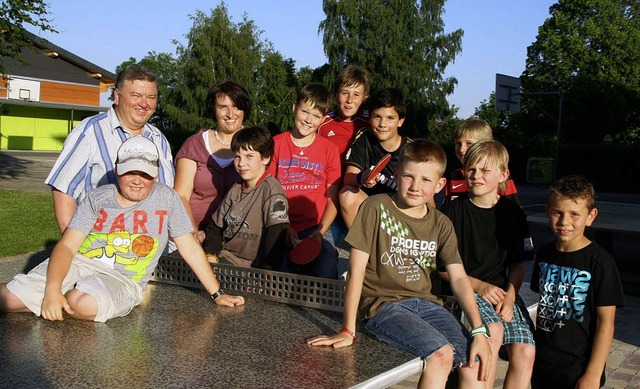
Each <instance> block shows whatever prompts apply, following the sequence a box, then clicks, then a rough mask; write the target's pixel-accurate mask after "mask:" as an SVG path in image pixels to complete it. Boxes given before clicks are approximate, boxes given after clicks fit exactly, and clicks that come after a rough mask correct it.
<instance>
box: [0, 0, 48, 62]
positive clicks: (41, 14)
mask: <svg viewBox="0 0 640 389" xmlns="http://www.w3.org/2000/svg"><path fill="white" fill-rule="evenodd" d="M0 15H2V18H0V74H2V75H3V74H5V72H6V69H5V67H4V65H3V63H2V57H10V58H14V59H17V60H18V61H20V62H22V63H23V64H25V65H26V64H27V63H26V62H25V59H24V57H23V56H22V51H23V50H24V49H34V48H35V46H34V44H33V42H32V41H31V39H29V38H28V37H27V36H26V35H25V33H24V27H25V25H31V26H34V27H36V28H38V29H40V30H42V31H51V32H54V33H57V31H56V30H55V29H54V28H53V26H51V24H50V23H49V21H48V20H47V17H48V16H49V11H48V9H47V4H46V3H45V2H44V1H43V0H2V1H1V2H0Z"/></svg>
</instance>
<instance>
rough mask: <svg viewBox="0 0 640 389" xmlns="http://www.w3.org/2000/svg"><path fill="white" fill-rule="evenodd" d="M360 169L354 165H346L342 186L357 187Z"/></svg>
mask: <svg viewBox="0 0 640 389" xmlns="http://www.w3.org/2000/svg"><path fill="white" fill-rule="evenodd" d="M360 172H361V170H360V169H358V168H357V167H355V166H347V170H345V172H344V178H343V179H342V184H343V185H344V186H347V185H348V186H355V187H358V186H360V183H359V182H358V178H357V176H358V173H360Z"/></svg>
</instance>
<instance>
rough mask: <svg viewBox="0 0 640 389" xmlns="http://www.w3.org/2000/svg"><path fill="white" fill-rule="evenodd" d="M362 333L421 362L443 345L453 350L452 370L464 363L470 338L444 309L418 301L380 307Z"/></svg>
mask: <svg viewBox="0 0 640 389" xmlns="http://www.w3.org/2000/svg"><path fill="white" fill-rule="evenodd" d="M365 329H366V330H367V331H369V332H370V333H371V334H373V335H375V337H376V338H378V339H379V340H381V341H383V342H385V343H388V344H390V345H391V346H393V347H396V348H399V349H401V350H404V351H406V352H408V353H411V354H414V355H418V356H419V357H420V358H422V359H423V360H425V359H427V358H429V356H431V354H433V353H434V352H436V351H437V350H438V349H440V348H442V347H443V346H446V345H451V347H452V348H453V366H452V367H458V366H460V365H462V364H465V363H467V360H468V358H469V347H470V345H471V335H470V334H469V331H467V329H466V328H465V327H464V326H463V325H462V324H461V323H460V321H458V319H456V318H455V317H454V316H453V315H452V314H451V313H450V312H449V311H447V310H446V309H445V308H444V307H442V306H440V305H438V304H436V303H434V302H431V301H427V300H424V299H421V298H412V299H408V300H402V301H397V302H394V303H390V304H387V305H385V306H384V307H382V309H380V311H378V313H377V314H376V315H375V316H374V317H372V318H371V319H369V320H367V322H366V324H365Z"/></svg>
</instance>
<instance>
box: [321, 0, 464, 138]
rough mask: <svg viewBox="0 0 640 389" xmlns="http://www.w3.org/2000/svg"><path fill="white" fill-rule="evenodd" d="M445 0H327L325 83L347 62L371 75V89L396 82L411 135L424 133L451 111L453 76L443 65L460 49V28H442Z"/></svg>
mask: <svg viewBox="0 0 640 389" xmlns="http://www.w3.org/2000/svg"><path fill="white" fill-rule="evenodd" d="M444 1H445V0H431V1H428V0H419V1H415V0H414V1H410V0H386V1H379V0H323V3H322V4H323V5H322V7H323V10H324V12H325V14H326V19H325V20H323V21H322V22H321V23H320V31H322V32H323V43H324V51H325V54H326V55H327V58H328V59H329V64H330V67H331V69H330V71H329V72H328V77H327V78H326V79H325V82H326V83H327V84H329V85H331V84H332V83H333V78H334V77H335V75H336V74H337V73H338V72H339V71H340V70H341V69H342V68H343V67H344V66H346V65H347V64H351V63H353V64H357V65H361V66H363V67H365V68H366V69H368V70H369V71H370V72H371V74H372V85H373V89H374V90H375V89H379V88H384V87H397V88H400V89H402V90H403V91H404V93H405V97H406V100H407V102H408V113H407V119H406V121H405V125H404V126H403V127H405V133H406V130H407V127H408V129H409V134H415V135H420V136H426V135H427V132H428V129H427V126H428V125H431V126H433V125H434V124H435V122H436V121H441V120H444V119H445V118H447V117H449V116H451V113H452V112H451V108H450V107H449V104H448V102H447V100H446V96H447V95H449V94H451V93H453V89H454V86H455V85H456V84H457V80H456V79H455V78H452V77H450V78H446V79H445V78H443V73H444V71H445V68H446V67H447V65H449V63H450V62H451V61H453V59H454V58H455V56H456V54H458V53H460V52H461V49H462V35H463V32H462V30H460V29H458V30H456V31H454V32H452V33H449V34H445V33H444V22H443V21H442V13H443V7H444Z"/></svg>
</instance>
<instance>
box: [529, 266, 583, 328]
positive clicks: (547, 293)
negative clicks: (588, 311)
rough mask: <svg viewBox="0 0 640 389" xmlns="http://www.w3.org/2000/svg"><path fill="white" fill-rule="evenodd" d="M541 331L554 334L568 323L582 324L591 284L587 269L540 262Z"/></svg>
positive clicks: (539, 314) (539, 313)
mask: <svg viewBox="0 0 640 389" xmlns="http://www.w3.org/2000/svg"><path fill="white" fill-rule="evenodd" d="M539 266H540V281H539V287H540V304H539V305H538V319H537V322H538V328H540V329H542V330H543V331H547V332H551V331H553V330H554V329H555V328H562V327H564V326H565V325H566V324H565V322H566V321H568V320H574V321H576V322H578V323H581V322H582V321H583V320H584V309H585V304H586V299H587V294H588V292H589V287H590V285H591V283H590V281H591V273H589V272H588V271H586V270H580V269H574V268H571V267H565V266H558V265H554V264H549V263H546V262H540V264H539Z"/></svg>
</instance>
